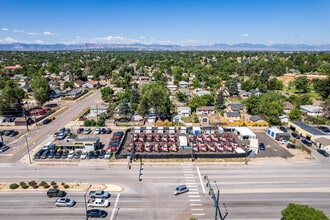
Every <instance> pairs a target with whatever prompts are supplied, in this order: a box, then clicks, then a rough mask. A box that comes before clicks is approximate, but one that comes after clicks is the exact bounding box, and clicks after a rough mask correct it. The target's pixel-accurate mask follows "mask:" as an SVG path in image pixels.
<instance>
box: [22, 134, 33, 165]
mask: <svg viewBox="0 0 330 220" xmlns="http://www.w3.org/2000/svg"><path fill="white" fill-rule="evenodd" d="M24 137H25V141H26V149H27V152H28V155H29V161H30V164H32V161H31V155H30V148H29V143H28V140H27V137H26V135H24Z"/></svg>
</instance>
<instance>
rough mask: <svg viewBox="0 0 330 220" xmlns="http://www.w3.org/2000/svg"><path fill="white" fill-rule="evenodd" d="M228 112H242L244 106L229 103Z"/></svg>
mask: <svg viewBox="0 0 330 220" xmlns="http://www.w3.org/2000/svg"><path fill="white" fill-rule="evenodd" d="M229 105H230V110H231V111H233V112H239V111H241V110H243V108H244V106H243V104H241V103H230V104H229Z"/></svg>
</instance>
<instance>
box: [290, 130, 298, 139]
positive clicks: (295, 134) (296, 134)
mask: <svg viewBox="0 0 330 220" xmlns="http://www.w3.org/2000/svg"><path fill="white" fill-rule="evenodd" d="M291 135H292V137H294V138H297V139H300V135H299V134H298V133H296V132H292V133H291Z"/></svg>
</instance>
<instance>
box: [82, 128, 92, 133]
mask: <svg viewBox="0 0 330 220" xmlns="http://www.w3.org/2000/svg"><path fill="white" fill-rule="evenodd" d="M91 132H92V130H91V129H90V128H85V130H84V134H89V133H91Z"/></svg>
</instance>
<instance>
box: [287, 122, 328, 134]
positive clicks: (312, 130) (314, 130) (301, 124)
mask: <svg viewBox="0 0 330 220" xmlns="http://www.w3.org/2000/svg"><path fill="white" fill-rule="evenodd" d="M291 124H294V125H296V126H298V127H300V128H301V129H303V130H305V131H307V132H308V133H310V134H312V135H327V134H326V133H324V132H322V131H321V130H319V129H317V128H314V127H312V126H309V125H307V124H305V123H304V122H302V121H292V122H291Z"/></svg>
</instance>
